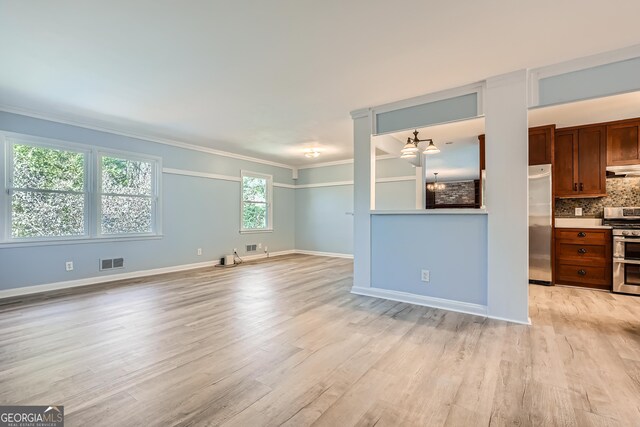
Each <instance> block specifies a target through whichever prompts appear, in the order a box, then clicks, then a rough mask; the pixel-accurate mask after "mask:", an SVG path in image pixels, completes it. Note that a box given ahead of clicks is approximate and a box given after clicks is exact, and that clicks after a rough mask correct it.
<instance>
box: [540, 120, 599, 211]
mask: <svg viewBox="0 0 640 427" xmlns="http://www.w3.org/2000/svg"><path fill="white" fill-rule="evenodd" d="M606 131H607V129H606V126H582V127H574V128H565V129H558V130H557V131H556V133H555V144H554V157H555V158H554V168H553V173H554V176H553V182H554V190H555V196H556V197H576V198H580V197H602V196H606V195H607V190H606V180H605V178H606V167H607V139H606Z"/></svg>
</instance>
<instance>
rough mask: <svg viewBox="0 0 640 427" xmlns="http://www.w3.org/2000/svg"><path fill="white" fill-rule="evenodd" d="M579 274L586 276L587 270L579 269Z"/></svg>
mask: <svg viewBox="0 0 640 427" xmlns="http://www.w3.org/2000/svg"><path fill="white" fill-rule="evenodd" d="M578 274H579V275H581V276H586V275H587V272H586V271H584V270H578Z"/></svg>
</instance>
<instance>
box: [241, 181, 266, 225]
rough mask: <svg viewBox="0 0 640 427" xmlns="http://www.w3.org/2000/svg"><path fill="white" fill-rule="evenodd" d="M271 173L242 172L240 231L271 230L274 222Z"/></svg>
mask: <svg viewBox="0 0 640 427" xmlns="http://www.w3.org/2000/svg"><path fill="white" fill-rule="evenodd" d="M272 182H273V178H272V177H271V175H262V174H258V173H253V172H244V171H243V172H242V208H241V212H240V224H241V227H240V231H242V232H251V231H271V230H273V222H272V216H273V215H272V211H273V210H272V205H271V194H272Z"/></svg>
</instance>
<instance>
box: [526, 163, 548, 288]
mask: <svg viewBox="0 0 640 427" xmlns="http://www.w3.org/2000/svg"><path fill="white" fill-rule="evenodd" d="M552 202H553V200H551V165H536V166H529V283H538V284H543V285H551V227H552V224H551V203H552Z"/></svg>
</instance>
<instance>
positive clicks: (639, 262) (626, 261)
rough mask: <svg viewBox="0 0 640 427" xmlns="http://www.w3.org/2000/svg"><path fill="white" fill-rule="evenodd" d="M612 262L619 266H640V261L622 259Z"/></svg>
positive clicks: (615, 259) (614, 259)
mask: <svg viewBox="0 0 640 427" xmlns="http://www.w3.org/2000/svg"><path fill="white" fill-rule="evenodd" d="M613 262H617V263H620V264H636V265H640V260H632V259H624V258H616V257H614V258H613Z"/></svg>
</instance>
